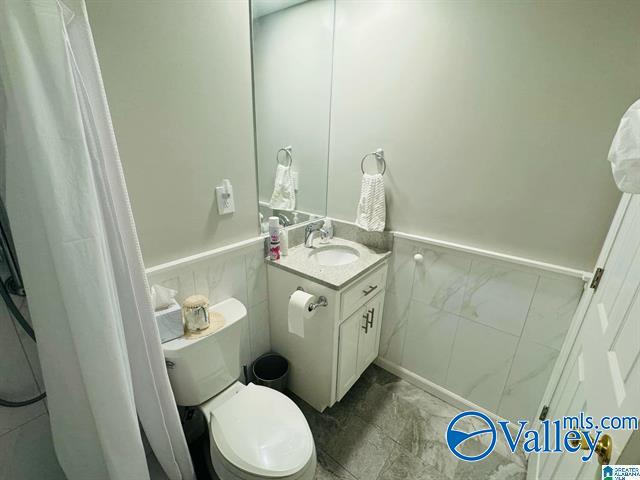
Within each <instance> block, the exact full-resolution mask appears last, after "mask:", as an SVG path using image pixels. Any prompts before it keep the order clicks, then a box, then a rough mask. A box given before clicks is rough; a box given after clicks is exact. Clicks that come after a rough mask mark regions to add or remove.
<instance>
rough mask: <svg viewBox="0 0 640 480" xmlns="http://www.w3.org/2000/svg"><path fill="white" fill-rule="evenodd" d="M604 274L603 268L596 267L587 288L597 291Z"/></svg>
mask: <svg viewBox="0 0 640 480" xmlns="http://www.w3.org/2000/svg"><path fill="white" fill-rule="evenodd" d="M603 273H604V268H602V267H598V268H596V271H595V272H594V273H593V279H592V280H591V285H589V287H591V288H593V289H594V290H597V289H598V285H600V280H602V274H603Z"/></svg>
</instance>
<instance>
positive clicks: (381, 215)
mask: <svg viewBox="0 0 640 480" xmlns="http://www.w3.org/2000/svg"><path fill="white" fill-rule="evenodd" d="M386 216H387V207H386V204H385V199H384V180H383V178H382V174H380V173H376V174H375V175H369V174H368V173H365V174H364V175H362V187H361V190H360V202H359V203H358V213H357V215H356V225H358V226H359V227H360V228H363V229H365V230H366V231H368V232H382V231H383V230H384V226H385V221H386Z"/></svg>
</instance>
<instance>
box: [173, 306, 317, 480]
mask: <svg viewBox="0 0 640 480" xmlns="http://www.w3.org/2000/svg"><path fill="white" fill-rule="evenodd" d="M211 310H212V311H215V312H218V313H220V314H222V315H223V316H224V318H225V325H224V326H223V327H222V328H221V329H220V330H218V331H216V332H214V333H212V334H210V335H208V336H201V337H180V338H177V339H175V340H171V341H170V342H167V343H164V344H163V345H162V347H163V350H164V356H165V359H166V361H167V370H168V372H169V380H170V381H171V386H172V387H173V393H174V396H175V399H176V403H177V404H178V405H180V406H185V407H186V406H190V407H197V408H199V409H200V411H201V412H202V413H203V414H204V418H205V419H206V422H207V427H208V430H209V439H210V442H209V443H210V454H211V464H212V466H213V469H214V470H215V472H216V474H217V475H218V477H220V479H222V480H237V479H241V480H254V479H284V480H312V479H313V478H314V476H315V471H316V450H315V445H314V442H313V436H312V434H311V430H310V429H309V425H308V423H307V420H306V418H305V417H304V415H303V414H302V412H301V411H300V409H299V408H298V406H297V405H296V404H295V403H294V402H293V401H292V400H291V399H289V398H288V397H286V396H285V395H283V394H282V393H280V392H278V391H276V390H272V389H269V388H266V387H262V386H258V385H254V384H252V383H249V384H248V385H246V386H245V385H243V384H242V383H240V382H239V381H238V378H239V377H240V370H241V369H240V332H241V330H242V328H241V327H242V322H244V321H246V317H247V309H246V308H245V306H244V305H243V304H242V303H241V302H239V301H238V300H236V299H235V298H230V299H228V300H225V301H224V302H221V303H219V304H217V305H215V306H213V307H211Z"/></svg>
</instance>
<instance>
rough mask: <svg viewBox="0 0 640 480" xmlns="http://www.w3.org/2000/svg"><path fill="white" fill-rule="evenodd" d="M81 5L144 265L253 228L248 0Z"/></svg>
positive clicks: (97, 1) (209, 245)
mask: <svg viewBox="0 0 640 480" xmlns="http://www.w3.org/2000/svg"><path fill="white" fill-rule="evenodd" d="M87 8H88V10H89V17H90V22H91V26H92V29H93V33H94V37H95V43H96V48H97V50H98V56H99V60H100V65H101V67H102V74H103V78H104V82H105V87H106V90H107V97H108V100H109V106H110V108H111V115H112V117H113V123H114V127H115V131H116V137H117V140H118V146H119V148H120V154H121V157H122V163H123V165H124V170H125V175H126V179H127V186H128V189H129V194H130V197H131V203H132V207H133V213H134V216H135V219H136V226H137V228H138V235H139V237H140V242H141V244H142V251H143V255H144V259H145V264H146V266H147V267H150V266H153V265H157V264H159V263H162V262H165V261H169V260H174V259H177V258H181V257H185V256H188V255H192V254H195V253H199V252H202V251H205V250H209V249H212V248H215V247H218V246H222V245H226V244H229V243H233V242H236V241H240V240H243V239H246V238H248V237H252V236H255V235H257V234H258V213H257V205H256V204H257V195H256V175H255V167H254V161H255V159H254V144H253V111H252V108H253V105H252V93H251V55H250V38H249V27H250V20H249V6H248V2H237V1H233V0H228V1H224V0H220V1H215V2H202V1H192V0H188V1H181V2H173V1H159V2H127V1H110V2H104V1H100V0H87ZM223 178H229V179H230V180H231V182H232V184H233V187H234V193H235V195H236V213H235V214H233V215H229V216H224V217H221V216H219V215H218V212H217V205H216V203H215V195H214V188H215V186H216V185H218V184H219V183H220V182H221V181H222V179H223Z"/></svg>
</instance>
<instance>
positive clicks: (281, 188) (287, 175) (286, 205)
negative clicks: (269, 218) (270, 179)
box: [271, 164, 296, 210]
mask: <svg viewBox="0 0 640 480" xmlns="http://www.w3.org/2000/svg"><path fill="white" fill-rule="evenodd" d="M271 208H273V209H277V210H294V209H295V208H296V190H295V188H294V185H293V175H292V172H291V167H285V166H284V165H281V164H278V167H277V168H276V179H275V182H274V184H273V194H271Z"/></svg>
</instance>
